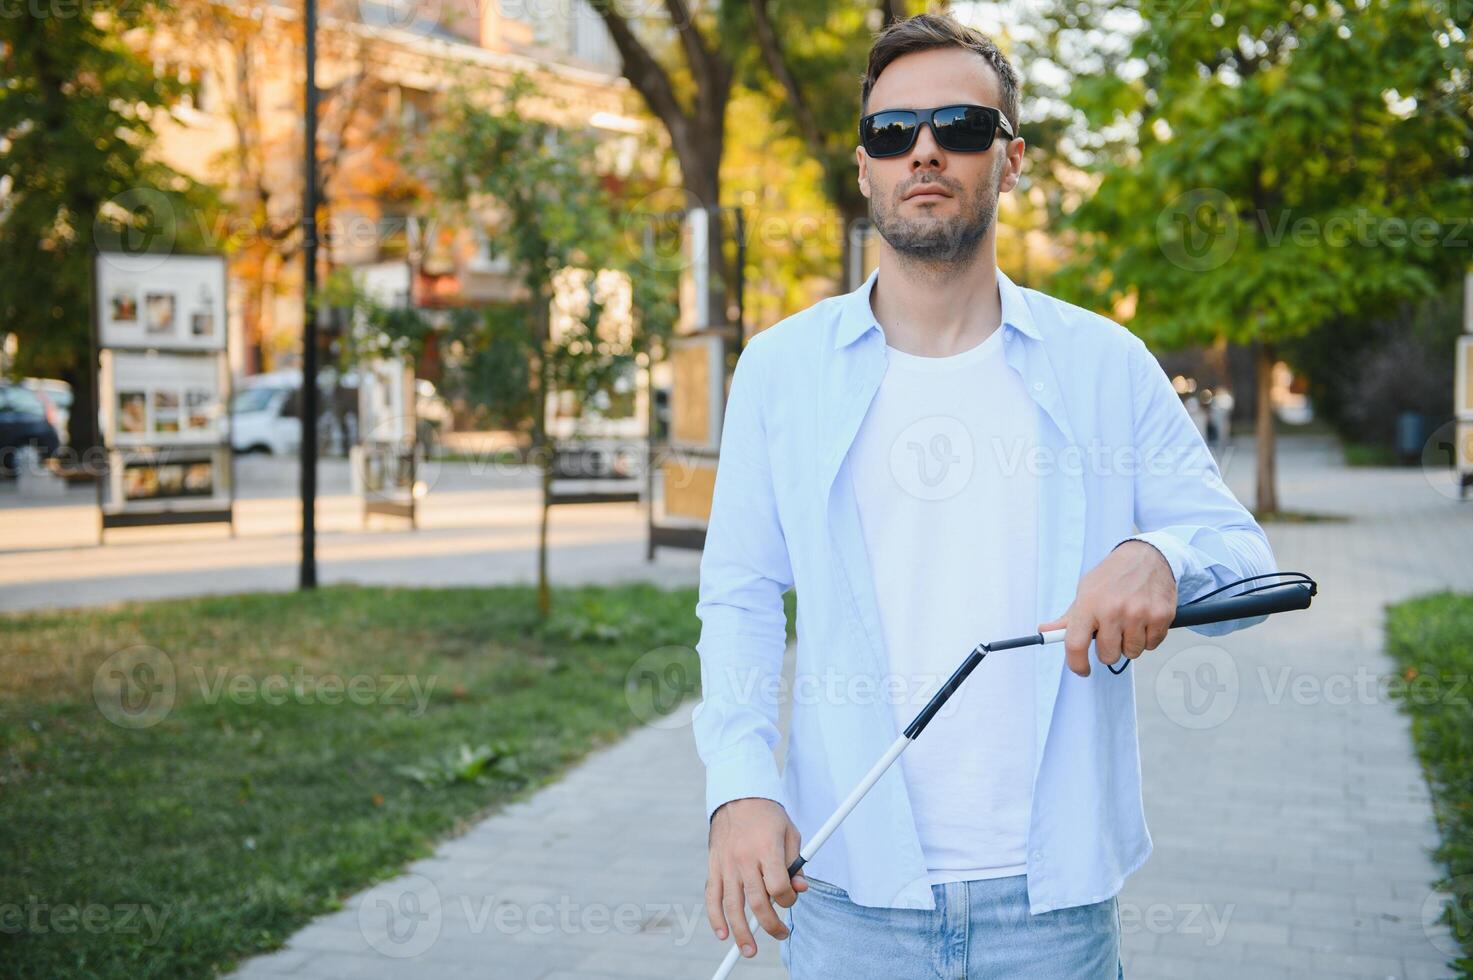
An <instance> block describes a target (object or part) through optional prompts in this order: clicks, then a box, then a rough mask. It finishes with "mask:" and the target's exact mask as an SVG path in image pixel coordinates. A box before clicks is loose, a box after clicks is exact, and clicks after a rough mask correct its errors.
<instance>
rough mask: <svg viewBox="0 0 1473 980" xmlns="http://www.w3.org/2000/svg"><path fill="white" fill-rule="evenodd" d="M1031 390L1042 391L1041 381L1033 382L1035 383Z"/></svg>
mask: <svg viewBox="0 0 1473 980" xmlns="http://www.w3.org/2000/svg"><path fill="white" fill-rule="evenodd" d="M1033 390H1034V391H1042V390H1043V382H1042V381H1035V382H1033Z"/></svg>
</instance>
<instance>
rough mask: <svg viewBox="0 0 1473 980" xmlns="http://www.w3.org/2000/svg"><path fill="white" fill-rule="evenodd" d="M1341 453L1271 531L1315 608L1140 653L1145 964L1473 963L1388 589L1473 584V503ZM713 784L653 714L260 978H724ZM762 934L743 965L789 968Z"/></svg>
mask: <svg viewBox="0 0 1473 980" xmlns="http://www.w3.org/2000/svg"><path fill="white" fill-rule="evenodd" d="M1251 459H1252V457H1251V446H1250V445H1248V444H1246V443H1245V444H1242V445H1240V446H1239V447H1237V449H1236V451H1235V452H1234V453H1233V454H1232V455H1230V456H1229V457H1228V459H1227V460H1226V463H1225V467H1224V468H1225V471H1226V472H1227V474H1228V477H1229V482H1230V483H1231V484H1232V485H1233V486H1234V488H1235V489H1236V490H1237V491H1238V493H1239V495H1240V497H1241V498H1243V499H1247V496H1246V494H1247V493H1248V492H1249V486H1250V485H1251V478H1252V473H1251V467H1252V462H1251ZM1337 460H1338V457H1337V456H1336V454H1335V453H1334V452H1333V450H1332V449H1331V448H1330V447H1329V446H1328V445H1327V444H1322V443H1315V442H1297V443H1294V444H1292V445H1291V446H1288V447H1286V449H1285V451H1284V453H1283V455H1282V457H1281V491H1282V494H1283V501H1284V503H1285V505H1286V506H1290V507H1293V508H1294V509H1297V510H1313V511H1321V512H1333V513H1340V514H1346V515H1349V516H1351V517H1352V518H1353V519H1352V520H1351V521H1350V522H1349V523H1304V524H1275V525H1271V526H1270V527H1269V529H1268V530H1269V534H1270V537H1271V538H1272V540H1273V543H1274V548H1275V551H1276V554H1277V556H1278V558H1279V561H1280V567H1282V568H1286V569H1302V570H1306V571H1309V572H1310V573H1312V574H1313V575H1314V576H1315V577H1316V578H1318V579H1319V581H1320V583H1321V586H1322V594H1321V596H1320V598H1318V599H1317V600H1316V602H1315V606H1314V608H1313V609H1312V610H1311V611H1310V612H1307V613H1293V614H1288V615H1284V616H1280V617H1275V618H1274V619H1271V620H1270V621H1269V622H1267V623H1265V624H1264V625H1262V626H1259V627H1257V628H1255V629H1253V630H1250V631H1244V632H1240V633H1237V634H1234V635H1231V636H1228V637H1224V638H1220V639H1208V638H1206V637H1201V636H1198V635H1197V634H1194V633H1185V632H1183V633H1179V634H1173V635H1172V637H1171V638H1170V639H1169V640H1168V642H1167V643H1166V644H1165V645H1164V646H1163V647H1162V648H1161V649H1159V650H1157V651H1155V652H1153V653H1152V654H1148V655H1147V656H1146V657H1145V658H1143V659H1142V660H1140V661H1137V662H1136V665H1135V666H1134V667H1132V668H1131V674H1132V675H1133V676H1134V680H1135V684H1136V687H1137V692H1138V700H1139V702H1140V709H1139V710H1140V717H1141V745H1142V764H1143V766H1144V769H1145V779H1146V797H1147V800H1146V804H1147V818H1148V821H1149V825H1150V827H1151V830H1152V834H1153V837H1154V839H1155V842H1156V851H1155V854H1154V855H1153V856H1152V858H1151V860H1150V862H1148V864H1147V865H1146V867H1145V868H1144V869H1143V870H1142V871H1140V872H1139V873H1137V874H1136V875H1135V876H1134V877H1133V878H1132V879H1131V880H1130V882H1129V883H1128V885H1127V887H1126V889H1125V891H1124V893H1123V894H1122V897H1121V903H1122V904H1121V908H1122V915H1123V918H1124V923H1125V932H1126V936H1125V943H1126V954H1125V970H1126V976H1127V977H1129V978H1130V980H1165V978H1170V980H1210V978H1218V977H1221V978H1233V980H1242V978H1252V980H1274V978H1283V977H1314V978H1340V977H1345V978H1357V977H1362V978H1398V980H1400V978H1411V980H1415V978H1426V977H1445V976H1451V975H1452V973H1451V971H1449V970H1447V969H1445V968H1444V967H1443V965H1442V964H1443V963H1444V962H1446V960H1447V959H1448V956H1447V955H1446V954H1448V953H1450V952H1451V951H1452V949H1453V946H1452V945H1451V943H1450V940H1449V938H1448V936H1447V935H1446V933H1445V931H1444V930H1443V929H1442V928H1441V927H1437V926H1428V925H1426V924H1425V923H1424V914H1425V915H1435V911H1436V909H1437V907H1438V896H1436V895H1434V894H1433V892H1432V890H1431V884H1432V882H1434V881H1435V880H1436V879H1437V878H1438V876H1439V871H1438V868H1437V867H1436V866H1435V865H1434V864H1433V862H1432V861H1431V860H1430V858H1429V857H1428V854H1427V851H1428V848H1430V847H1432V846H1433V845H1434V844H1435V841H1436V833H1435V828H1434V826H1433V823H1432V818H1431V812H1430V806H1429V800H1428V794H1427V789H1426V786H1425V784H1424V782H1423V779H1422V777H1421V775H1420V772H1419V769H1418V767H1417V764H1416V762H1415V760H1414V758H1413V756H1412V751H1411V743H1410V738H1409V734H1408V726H1407V723H1406V720H1405V718H1404V717H1403V716H1402V715H1401V714H1400V713H1399V712H1398V710H1397V709H1396V707H1395V706H1394V705H1393V704H1392V703H1390V702H1388V701H1387V700H1386V699H1385V698H1384V697H1382V696H1380V693H1379V691H1378V689H1377V688H1376V686H1375V684H1374V678H1375V677H1377V676H1378V675H1380V674H1382V673H1383V672H1384V671H1386V670H1387V669H1388V668H1389V666H1390V665H1389V661H1388V660H1387V659H1386V658H1385V657H1384V655H1383V654H1382V653H1381V652H1380V651H1381V639H1382V635H1381V624H1382V615H1383V613H1382V606H1383V604H1384V603H1386V602H1389V601H1395V600H1398V599H1401V598H1404V597H1407V596H1410V595H1414V594H1417V593H1421V592H1425V591H1429V590H1433V589H1439V588H1448V587H1453V588H1459V589H1473V562H1470V561H1469V560H1468V555H1470V554H1473V503H1469V504H1463V505H1460V504H1458V503H1456V502H1454V501H1453V500H1451V499H1449V498H1448V497H1447V496H1445V495H1443V494H1442V493H1440V492H1438V491H1437V490H1436V489H1434V488H1433V487H1432V486H1431V485H1430V484H1429V483H1428V481H1427V480H1426V479H1425V478H1424V476H1423V474H1422V473H1420V472H1418V471H1399V470H1398V471H1391V470H1346V469H1342V468H1341V467H1340V466H1339V464H1338V462H1337ZM685 710H687V711H688V706H687V708H686V709H685ZM672 717H679V716H672ZM702 785H703V783H702V772H701V767H700V764H699V760H698V759H697V758H696V755H695V751H694V747H693V745H692V744H691V740H690V731H689V728H688V727H685V726H683V725H681V724H679V723H676V724H674V725H671V726H670V727H661V728H644V729H642V730H640V731H638V732H636V733H635V734H634V735H632V736H631V737H629V738H628V739H626V740H624V741H622V742H621V743H619V744H618V745H615V746H613V747H611V748H609V749H606V750H603V751H600V752H598V753H596V754H594V755H593V756H591V757H590V758H589V759H587V760H586V761H585V762H584V763H583V764H582V765H580V766H579V767H577V768H576V769H575V770H573V771H572V772H571V773H570V774H569V775H568V776H567V777H566V778H565V779H564V780H562V781H561V782H560V783H558V784H557V785H555V786H552V787H550V788H547V789H545V790H543V791H542V792H541V793H539V794H538V795H537V796H535V797H533V798H532V799H531V800H529V801H526V802H524V803H522V804H519V805H516V806H512V807H509V808H508V809H506V810H505V811H503V812H501V813H499V814H497V815H495V816H492V817H491V818H489V819H487V820H485V821H484V822H482V823H481V824H479V825H478V826H476V827H475V828H473V829H472V830H471V831H470V832H469V833H468V834H466V835H465V836H464V837H462V838H460V839H458V840H455V841H452V842H450V843H447V844H446V845H445V846H443V847H442V848H441V849H440V850H439V852H438V853H437V854H436V855H435V856H434V857H433V858H430V859H427V860H424V861H421V862H418V863H416V864H414V865H412V866H411V867H410V868H409V873H408V874H407V875H405V876H403V877H401V878H398V879H395V880H393V881H391V882H387V883H385V884H383V885H380V886H378V887H377V888H375V889H372V890H370V891H369V892H366V893H365V894H364V895H361V896H356V897H354V898H353V899H351V900H350V901H349V902H348V903H347V904H346V907H345V909H344V910H343V911H341V912H339V913H335V914H333V915H329V916H327V917H324V918H322V919H320V920H318V921H317V922H315V923H313V924H312V925H310V926H308V927H307V928H305V929H304V930H302V931H301V932H299V933H298V934H297V935H296V936H294V937H293V938H292V940H291V941H290V942H289V944H288V945H287V947H286V948H285V949H284V950H283V951H281V952H278V953H275V954H271V955H267V956H263V957H259V958H256V959H254V960H252V961H250V962H249V963H248V964H246V965H245V966H244V967H243V968H242V969H241V971H240V972H239V973H238V974H237V976H238V977H242V978H263V977H276V976H281V975H285V976H291V977H303V978H322V980H325V978H334V977H355V978H357V977H364V978H373V977H389V976H395V977H415V978H420V977H445V978H451V980H454V978H460V977H466V978H469V977H472V976H474V977H477V978H481V980H501V978H505V980H539V978H540V980H571V978H584V980H598V978H605V980H608V978H684V977H691V978H704V977H707V976H709V975H710V972H711V970H712V969H714V967H715V965H716V963H717V962H719V960H720V958H721V955H722V952H723V950H722V947H721V946H719V945H718V944H717V943H716V942H715V941H714V940H713V939H712V938H711V937H710V934H709V929H708V927H707V926H706V925H705V922H704V913H703V902H702V885H703V882H704V877H705V863H704V862H705V858H704V847H705V840H704V833H703V831H704V828H703V827H702V824H701V820H700V814H701V813H702V805H701V800H702V792H703V790H702ZM1094 829H1095V828H1081V832H1092V831H1093V830H1094ZM1098 831H1099V832H1103V833H1109V832H1110V828H1108V827H1104V828H1098ZM759 945H760V946H761V947H762V952H761V953H760V954H759V957H760V963H759V964H751V963H747V964H743V965H742V966H741V967H739V972H738V973H737V976H741V977H749V978H752V980H761V978H777V977H781V976H783V975H784V972H783V971H782V969H781V966H780V965H779V962H778V959H777V954H776V945H777V944H776V943H774V942H773V941H771V940H770V939H767V940H766V941H765V942H763V941H761V940H759Z"/></svg>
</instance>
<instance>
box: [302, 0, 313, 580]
mask: <svg viewBox="0 0 1473 980" xmlns="http://www.w3.org/2000/svg"><path fill="white" fill-rule="evenodd" d="M304 2H305V4H306V10H305V13H304V16H303V19H302V24H303V27H304V29H305V30H306V51H307V93H306V94H307V100H306V101H307V109H306V116H305V120H304V121H305V122H306V133H305V139H304V142H305V144H306V148H305V151H304V153H303V163H304V169H305V170H306V174H305V181H304V183H305V189H304V192H303V195H302V198H303V202H302V259H303V262H304V266H303V269H302V314H303V320H302V401H301V406H302V570H301V576H300V579H299V581H298V587H299V588H303V589H315V588H316V587H317V310H316V309H315V300H316V295H315V294H316V292H317V0H304Z"/></svg>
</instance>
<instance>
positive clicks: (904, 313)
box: [870, 233, 1002, 357]
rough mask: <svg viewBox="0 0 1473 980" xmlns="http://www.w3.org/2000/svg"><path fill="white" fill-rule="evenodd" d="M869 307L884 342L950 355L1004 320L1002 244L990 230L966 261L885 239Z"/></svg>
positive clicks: (973, 343) (913, 351)
mask: <svg viewBox="0 0 1473 980" xmlns="http://www.w3.org/2000/svg"><path fill="white" fill-rule="evenodd" d="M870 308H871V309H873V310H874V314H875V319H877V320H878V321H880V326H881V327H883V328H884V330H885V342H886V343H887V344H889V345H890V346H891V347H895V348H897V349H899V350H902V351H904V352H905V353H907V354H916V355H919V356H921V357H947V356H950V355H952V354H959V353H961V352H962V351H965V350H970V349H971V348H973V347H975V346H977V345H978V344H980V343H982V341H984V340H986V339H987V338H988V337H989V336H990V335H991V334H992V332H993V331H994V330H996V329H998V327H999V326H1001V325H1002V298H1001V297H1000V296H999V294H998V285H997V247H996V239H995V238H994V237H993V235H992V234H991V233H989V234H988V235H987V237H986V238H984V239H983V240H982V241H981V242H980V243H979V244H978V247H977V251H976V252H975V253H973V255H972V256H971V257H970V258H968V259H967V260H965V261H964V262H961V263H956V264H953V263H940V264H938V263H928V262H920V261H917V260H915V259H913V258H911V257H909V256H907V255H903V254H900V253H898V252H896V251H895V250H894V249H892V248H891V247H890V246H889V245H888V244H886V243H883V242H882V246H881V250H880V271H879V275H878V277H877V278H876V279H875V286H874V292H872V293H871V294H870Z"/></svg>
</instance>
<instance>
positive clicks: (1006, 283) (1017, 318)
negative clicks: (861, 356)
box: [834, 266, 1043, 347]
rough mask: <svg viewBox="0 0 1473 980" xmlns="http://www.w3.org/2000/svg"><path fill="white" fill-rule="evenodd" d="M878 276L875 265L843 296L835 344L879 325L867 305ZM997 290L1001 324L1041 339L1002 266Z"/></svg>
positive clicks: (850, 340)
mask: <svg viewBox="0 0 1473 980" xmlns="http://www.w3.org/2000/svg"><path fill="white" fill-rule="evenodd" d="M879 276H880V268H879V266H876V267H875V268H874V269H872V270H871V271H870V274H869V278H867V279H865V281H864V283H863V284H862V285H860V286H859V288H858V289H855V290H854V291H853V292H851V293H849V294H848V295H846V296H845V297H844V300H843V304H844V305H843V308H842V310H841V311H840V314H839V326H838V328H837V329H836V330H835V331H834V346H835V347H844V346H846V345H847V344H851V343H853V342H854V341H855V340H857V339H859V338H860V337H861V336H863V335H864V333H865V332H866V331H868V330H870V329H871V328H875V329H879V326H880V325H879V324H878V323H876V322H875V311H874V307H872V306H870V294H871V293H873V292H874V289H875V280H876V279H878V278H879ZM997 291H998V295H999V296H1000V297H1001V298H1002V325H1003V326H1005V327H1006V326H1011V327H1013V328H1014V329H1015V330H1019V331H1021V332H1022V333H1025V334H1027V335H1028V336H1030V337H1032V338H1033V339H1034V340H1042V339H1043V336H1042V335H1041V334H1040V333H1039V332H1038V326H1037V325H1036V324H1035V323H1034V322H1033V311H1032V310H1030V309H1029V308H1028V300H1027V299H1026V298H1025V297H1024V296H1023V290H1022V289H1020V288H1018V286H1017V285H1016V284H1015V283H1014V282H1013V280H1011V279H1009V278H1008V277H1007V274H1006V273H1005V272H1003V271H1002V270H1001V269H998V270H997Z"/></svg>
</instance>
